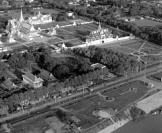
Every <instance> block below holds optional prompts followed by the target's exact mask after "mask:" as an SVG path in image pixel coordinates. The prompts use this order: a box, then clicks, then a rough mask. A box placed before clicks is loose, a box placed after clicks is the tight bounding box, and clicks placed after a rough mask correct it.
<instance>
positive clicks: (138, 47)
mask: <svg viewBox="0 0 162 133" xmlns="http://www.w3.org/2000/svg"><path fill="white" fill-rule="evenodd" d="M144 43H145V44H144ZM143 44H144V45H143ZM142 45H143V46H142ZM100 47H102V48H108V49H114V50H116V51H119V52H122V53H124V54H128V55H130V56H132V57H133V58H135V59H137V58H138V54H139V55H140V56H141V59H142V60H143V61H144V62H147V63H148V64H149V63H153V62H155V61H156V62H158V61H159V60H161V59H162V49H161V47H160V46H158V45H155V44H151V43H149V42H144V41H141V40H139V39H132V40H124V41H118V42H114V43H110V44H105V45H101V46H100ZM138 51H139V53H138Z"/></svg>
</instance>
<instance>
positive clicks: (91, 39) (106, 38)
mask: <svg viewBox="0 0 162 133" xmlns="http://www.w3.org/2000/svg"><path fill="white" fill-rule="evenodd" d="M117 39H118V36H115V35H113V34H112V31H111V30H109V29H103V28H102V27H101V24H100V23H99V26H98V29H97V30H95V31H92V32H91V33H90V34H89V36H87V38H86V44H88V45H95V44H102V43H107V42H111V41H114V40H117Z"/></svg>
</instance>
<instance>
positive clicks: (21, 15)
mask: <svg viewBox="0 0 162 133" xmlns="http://www.w3.org/2000/svg"><path fill="white" fill-rule="evenodd" d="M19 21H20V22H23V21H24V17H23V12H22V8H21V12H20V19H19Z"/></svg>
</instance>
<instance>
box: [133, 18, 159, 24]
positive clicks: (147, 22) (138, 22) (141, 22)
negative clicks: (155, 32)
mask: <svg viewBox="0 0 162 133" xmlns="http://www.w3.org/2000/svg"><path fill="white" fill-rule="evenodd" d="M132 23H134V24H136V25H137V26H157V25H162V23H160V22H156V21H153V20H148V19H140V20H135V21H134V22H132Z"/></svg>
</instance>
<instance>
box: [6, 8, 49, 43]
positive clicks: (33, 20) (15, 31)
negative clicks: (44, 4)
mask: <svg viewBox="0 0 162 133" xmlns="http://www.w3.org/2000/svg"><path fill="white" fill-rule="evenodd" d="M50 22H52V17H51V16H50V15H49V14H47V15H42V14H41V13H40V12H39V13H38V15H36V16H33V17H29V18H28V19H27V20H25V19H24V17H23V13H22V10H21V14H20V18H19V19H11V20H9V21H8V26H7V29H6V30H7V33H8V36H9V43H12V42H15V40H14V37H15V36H17V37H19V38H21V39H23V40H33V39H35V38H39V37H42V36H41V35H40V34H39V29H38V30H36V29H35V28H34V25H37V24H45V23H50Z"/></svg>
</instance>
